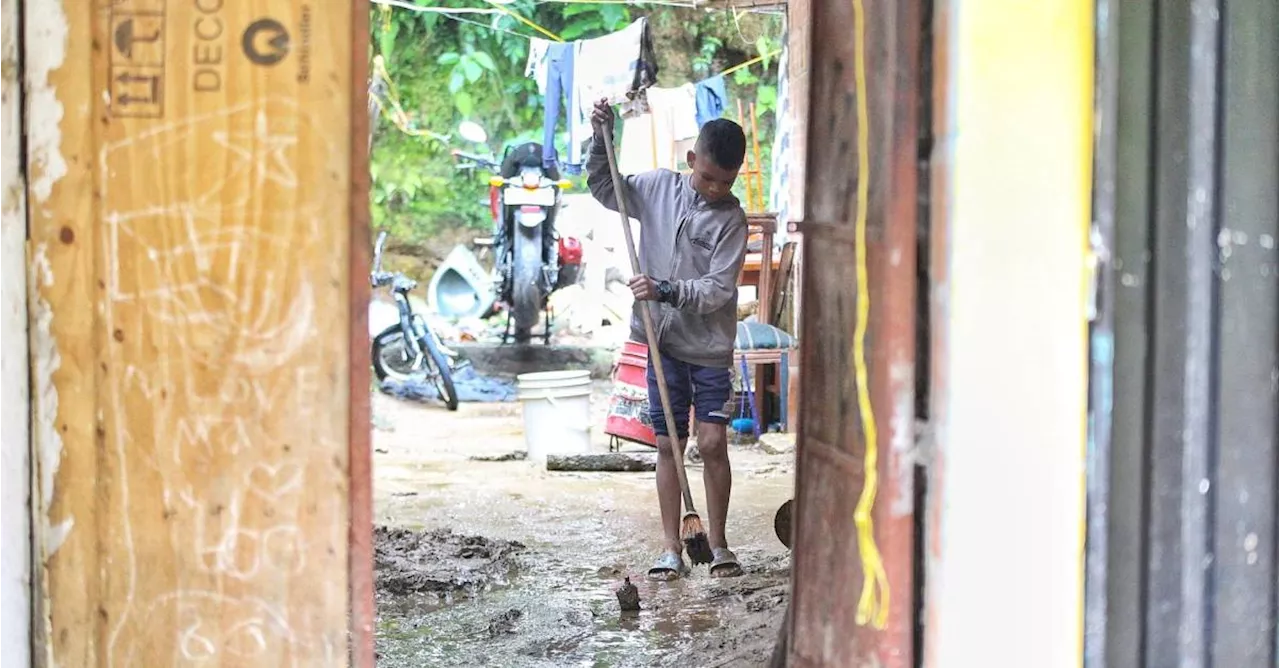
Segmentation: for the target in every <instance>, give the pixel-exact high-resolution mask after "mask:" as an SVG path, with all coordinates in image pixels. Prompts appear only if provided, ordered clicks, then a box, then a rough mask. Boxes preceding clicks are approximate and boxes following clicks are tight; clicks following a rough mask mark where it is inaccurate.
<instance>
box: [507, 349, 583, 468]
mask: <svg viewBox="0 0 1280 668" xmlns="http://www.w3.org/2000/svg"><path fill="white" fill-rule="evenodd" d="M516 392H517V395H518V396H519V398H520V402H521V403H522V404H523V405H524V441H525V447H526V448H527V449H528V458H529V459H537V460H545V459H546V457H547V455H549V454H555V455H572V454H579V453H583V452H587V451H588V450H589V449H590V448H591V372H590V371H540V372H538V373H524V374H520V375H519V376H516Z"/></svg>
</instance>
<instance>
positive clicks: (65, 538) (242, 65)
mask: <svg viewBox="0 0 1280 668" xmlns="http://www.w3.org/2000/svg"><path fill="white" fill-rule="evenodd" d="M71 4H72V3H63V2H61V1H59V0H30V1H29V2H27V3H25V4H24V11H25V14H26V16H25V20H26V35H27V40H28V41H27V47H28V50H27V53H26V59H25V60H26V62H25V76H26V78H27V82H26V83H27V88H28V91H29V107H28V116H27V137H28V144H27V145H28V147H29V154H28V156H27V166H28V173H29V175H30V179H29V184H28V194H29V201H30V203H31V207H30V242H29V243H30V246H29V249H30V250H29V254H30V261H31V273H30V275H31V283H32V285H31V299H30V302H31V317H32V327H33V332H32V336H31V340H32V352H31V364H32V377H33V382H34V387H35V389H36V401H35V406H34V412H33V420H32V424H33V431H34V452H35V453H36V457H35V459H36V461H35V467H36V472H37V475H36V481H37V489H36V490H35V491H34V493H33V500H34V501H35V505H36V508H35V517H36V520H35V525H36V526H35V533H36V549H35V554H36V567H37V569H38V572H37V578H38V580H37V583H38V591H39V598H40V600H39V601H38V606H39V611H38V614H39V617H38V619H37V626H38V627H42V628H41V629H38V632H39V631H42V630H43V631H46V632H47V638H46V640H44V641H42V642H40V644H38V645H37V651H38V652H39V653H40V654H42V657H41V659H42V660H43V661H45V662H48V663H50V664H56V665H68V666H71V665H74V666H112V665H118V666H126V665H186V664H190V663H205V664H211V665H226V666H231V665H273V666H285V665H307V666H322V665H343V664H347V663H349V662H350V663H354V664H355V665H370V664H371V660H372V652H371V643H370V641H369V633H370V627H371V624H370V622H371V620H370V619H369V618H368V617H369V614H370V613H371V607H372V606H371V599H369V600H362V604H361V605H358V606H356V609H355V610H354V614H352V615H351V621H350V624H351V625H352V627H354V628H351V627H349V613H351V612H352V605H351V602H352V593H351V590H350V588H351V587H352V586H355V587H356V588H357V596H358V597H361V598H362V599H368V597H369V596H370V592H369V589H368V584H369V583H368V578H367V576H365V575H361V574H362V573H367V571H368V563H369V556H368V554H367V551H365V552H363V554H362V553H361V551H360V549H361V548H357V550H356V551H355V552H354V553H353V551H352V550H349V549H348V542H349V540H350V539H351V538H352V537H354V536H356V535H357V534H359V533H360V529H359V528H358V526H357V527H355V528H349V527H351V525H352V524H353V523H356V524H358V523H365V524H367V522H368V510H367V508H364V507H363V504H367V503H368V499H369V492H368V462H367V456H368V452H367V444H368V441H367V437H368V434H367V431H368V427H367V421H366V420H367V403H365V402H362V401H359V400H358V399H359V396H360V395H361V394H363V393H367V384H365V385H363V386H361V385H359V382H360V380H361V379H362V378H366V376H365V375H364V373H354V374H353V373H352V372H351V369H352V368H353V364H354V365H355V368H357V369H359V368H360V367H361V366H363V365H365V364H367V362H366V359H367V358H366V357H365V354H364V352H363V351H362V350H360V349H359V348H360V347H361V346H362V345H363V338H364V337H363V336H361V335H359V334H358V332H359V331H360V330H361V329H362V328H363V325H353V326H351V327H348V326H347V325H346V323H350V322H353V321H355V322H358V323H362V322H363V320H364V317H365V313H364V310H363V309H364V303H363V300H364V298H365V296H366V291H364V290H362V289H358V288H357V287H356V284H357V283H358V282H359V281H363V280H366V278H365V276H364V274H363V271H364V259H365V257H366V255H367V252H368V251H367V249H366V248H358V247H356V246H359V245H360V244H362V243H366V242H367V229H366V226H367V219H366V218H365V215H364V213H362V210H363V208H364V207H366V206H367V204H366V203H365V202H367V187H368V179H367V167H366V166H365V165H364V164H358V163H361V162H362V161H364V160H365V157H364V154H363V153H361V152H360V151H359V150H358V148H359V147H358V146H357V145H364V144H365V141H366V138H367V128H366V127H365V123H366V122H367V116H366V111H365V108H364V106H363V100H364V96H363V95H364V94H363V91H364V88H365V81H363V80H362V79H363V76H364V74H363V73H364V67H363V61H364V59H365V58H366V57H367V54H366V47H365V46H364V44H365V40H367V13H368V9H367V5H366V3H365V2H363V1H357V2H354V3H345V4H332V5H330V4H329V3H320V2H306V1H304V0H270V1H268V0H262V1H259V2H253V3H222V2H216V1H213V0H208V1H205V0H200V1H197V2H187V3H179V2H173V1H169V0H116V1H114V2H110V3H94V7H93V9H92V11H90V10H88V8H87V6H86V7H79V6H78V5H77V7H76V8H74V9H73V8H72V7H71ZM353 58H354V59H355V60H354V62H355V63H359V64H360V65H359V66H353ZM357 78H360V79H361V80H358V81H357V80H356V79H357ZM357 89H358V91H359V92H353V91H355V90H357ZM357 102H358V104H357ZM353 137H354V138H353ZM366 150H367V148H366ZM353 295H354V298H353ZM355 360H360V362H359V363H356V362H355ZM352 383H356V385H355V386H354V387H353V386H352ZM353 390H354V391H355V393H356V394H355V395H353V394H352V391H353ZM353 399H355V401H353ZM362 421H365V422H364V423H363V424H360V423H361V422H362ZM362 434H363V436H362ZM353 504H356V505H357V507H354V508H353ZM349 531H350V532H351V534H352V535H351V536H349ZM365 531H367V529H365ZM362 547H367V544H366V546H362ZM349 643H350V645H349ZM350 646H354V647H355V648H356V650H355V651H354V652H351V651H350V649H349V647H350Z"/></svg>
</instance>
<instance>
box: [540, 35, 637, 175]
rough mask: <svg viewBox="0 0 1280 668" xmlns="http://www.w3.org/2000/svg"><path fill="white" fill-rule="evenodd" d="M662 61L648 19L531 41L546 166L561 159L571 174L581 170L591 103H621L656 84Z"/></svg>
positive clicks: (589, 123)
mask: <svg viewBox="0 0 1280 668" xmlns="http://www.w3.org/2000/svg"><path fill="white" fill-rule="evenodd" d="M657 63H658V61H657V57H656V56H655V55H654V50H653V38H652V36H651V35H650V32H649V22H648V19H646V18H640V19H637V20H636V21H634V22H632V23H631V25H629V26H627V27H626V28H624V29H622V30H619V31H617V32H614V33H610V34H608V35H605V36H603V37H597V38H594V39H586V40H579V41H576V42H551V41H548V40H545V39H541V38H533V39H531V40H530V41H529V57H528V60H527V61H526V62H525V76H526V77H530V78H532V79H533V80H534V81H535V82H536V83H537V85H538V92H539V93H540V94H541V95H542V96H543V105H544V107H543V108H544V111H545V116H544V117H543V125H542V150H543V156H542V157H543V164H544V166H546V167H552V166H555V165H556V164H557V162H560V163H562V164H561V165H560V166H562V167H564V168H565V171H566V172H569V173H571V174H576V173H578V172H580V171H581V165H582V162H583V157H582V156H583V148H584V145H585V144H586V142H587V141H588V140H590V138H591V133H592V131H591V107H592V106H593V105H594V103H595V101H596V100H599V99H600V98H602V97H607V98H609V101H610V102H611V103H613V104H619V103H621V102H623V101H625V100H627V99H628V97H630V96H631V95H632V94H633V93H634V92H636V91H641V90H644V89H645V88H648V87H649V86H652V85H653V84H654V83H655V82H656V81H657V77H658V64H657ZM562 103H563V104H562ZM561 115H563V116H564V117H565V126H566V127H567V128H568V132H567V135H568V141H567V146H566V147H565V152H564V154H563V160H561V159H560V158H561V156H560V154H559V152H558V151H557V150H556V148H555V138H556V129H557V126H558V125H559V122H560V116H561Z"/></svg>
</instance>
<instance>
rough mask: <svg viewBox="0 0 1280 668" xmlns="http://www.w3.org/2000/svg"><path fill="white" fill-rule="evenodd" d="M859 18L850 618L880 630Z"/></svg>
mask: <svg viewBox="0 0 1280 668" xmlns="http://www.w3.org/2000/svg"><path fill="white" fill-rule="evenodd" d="M864 23H865V19H864V17H863V7H862V0H853V30H854V33H853V49H854V53H853V63H854V65H853V81H854V94H855V96H856V97H857V109H856V111H855V115H856V117H857V122H858V138H857V152H858V191H857V213H856V214H855V218H854V232H853V234H854V253H855V255H856V258H855V260H856V264H857V278H856V280H855V283H856V289H857V296H858V304H857V311H856V313H855V318H854V327H853V351H852V354H853V370H854V380H855V382H856V383H857V392H858V414H859V417H860V418H861V420H862V435H863V440H864V441H865V443H864V445H865V447H866V451H865V454H864V456H863V467H864V469H865V471H864V473H865V476H866V479H865V482H864V483H863V487H862V495H861V496H860V497H859V498H858V505H857V508H856V509H855V510H854V512H853V524H854V526H855V527H856V529H857V532H858V552H859V554H861V555H862V571H863V578H862V595H861V596H860V597H859V598H858V613H857V617H856V618H855V619H856V620H857V623H858V624H867V623H868V622H869V623H870V624H871V625H872V626H873V627H874V628H877V629H883V628H884V627H885V625H886V624H887V623H888V621H889V576H888V575H887V574H886V573H885V570H884V563H883V561H882V560H881V559H880V548H879V547H878V546H877V545H876V535H875V526H874V524H873V522H872V516H871V513H872V509H873V508H874V506H875V502H876V489H877V487H878V486H879V482H880V481H879V469H878V467H879V452H878V451H877V446H878V444H877V442H876V441H877V437H878V434H877V433H876V418H875V413H874V412H873V410H872V406H871V389H870V387H869V386H868V380H867V376H868V374H867V359H866V343H867V321H868V320H869V319H870V316H871V295H870V290H869V289H868V286H867V283H868V279H867V200H868V198H869V193H870V187H871V180H870V179H869V178H868V175H869V173H870V171H871V164H870V163H871V158H870V155H869V150H870V149H869V145H870V141H869V139H868V128H867V115H868V114H867V63H866V44H865V39H864V33H865V25H864Z"/></svg>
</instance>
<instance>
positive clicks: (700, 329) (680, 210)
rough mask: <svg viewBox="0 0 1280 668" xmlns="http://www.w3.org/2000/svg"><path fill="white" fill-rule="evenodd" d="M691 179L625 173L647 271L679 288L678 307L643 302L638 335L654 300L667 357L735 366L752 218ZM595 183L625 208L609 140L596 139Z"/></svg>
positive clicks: (590, 168) (634, 332)
mask: <svg viewBox="0 0 1280 668" xmlns="http://www.w3.org/2000/svg"><path fill="white" fill-rule="evenodd" d="M690 178H691V177H690V176H688V175H685V174H679V173H677V172H672V171H668V170H665V169H658V170H654V171H651V172H644V173H642V174H634V175H627V176H624V177H623V180H624V181H625V182H626V191H627V193H628V197H627V213H628V215H630V216H631V217H632V218H635V219H636V220H639V221H640V242H639V245H638V248H639V252H640V270H641V271H643V272H644V273H645V274H647V275H648V276H650V277H651V278H653V279H654V280H655V281H664V280H665V281H670V282H671V284H672V287H673V288H675V305H674V306H672V305H670V304H664V303H659V302H639V301H637V302H636V304H635V308H634V309H633V310H632V314H631V336H632V338H633V339H634V340H636V341H644V340H645V334H644V325H643V322H642V321H641V320H640V311H639V309H640V308H641V307H642V305H645V304H653V305H654V307H653V316H654V327H655V328H656V329H657V332H658V341H659V344H658V345H659V349H660V350H661V351H662V352H663V354H666V355H670V356H672V357H674V358H676V359H678V360H680V361H682V362H686V363H688V364H696V365H698V366H706V367H715V368H730V367H732V366H733V343H734V338H735V335H736V334H737V325H738V275H739V274H740V273H741V271H742V262H743V259H744V256H745V253H746V248H747V215H746V213H745V212H744V211H743V210H742V207H741V206H740V205H739V204H738V200H737V199H736V198H734V197H733V196H732V195H731V196H729V197H726V198H725V199H723V200H720V201H719V202H715V203H709V202H706V201H705V200H703V198H702V197H700V196H699V195H698V194H697V192H695V191H694V189H693V185H692V184H691V183H690ZM587 185H589V186H590V188H591V194H592V195H594V196H595V198H596V200H598V201H599V202H600V203H601V204H603V205H604V206H605V207H607V208H609V209H612V210H613V211H617V210H618V203H617V199H616V197H615V193H614V190H613V179H612V178H611V177H610V175H609V162H608V158H607V157H606V155H605V150H604V145H603V144H602V143H600V142H598V141H595V140H594V139H593V141H592V146H591V154H590V156H589V157H588V159H587ZM609 224H612V225H616V224H617V223H616V222H610V223H609Z"/></svg>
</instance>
